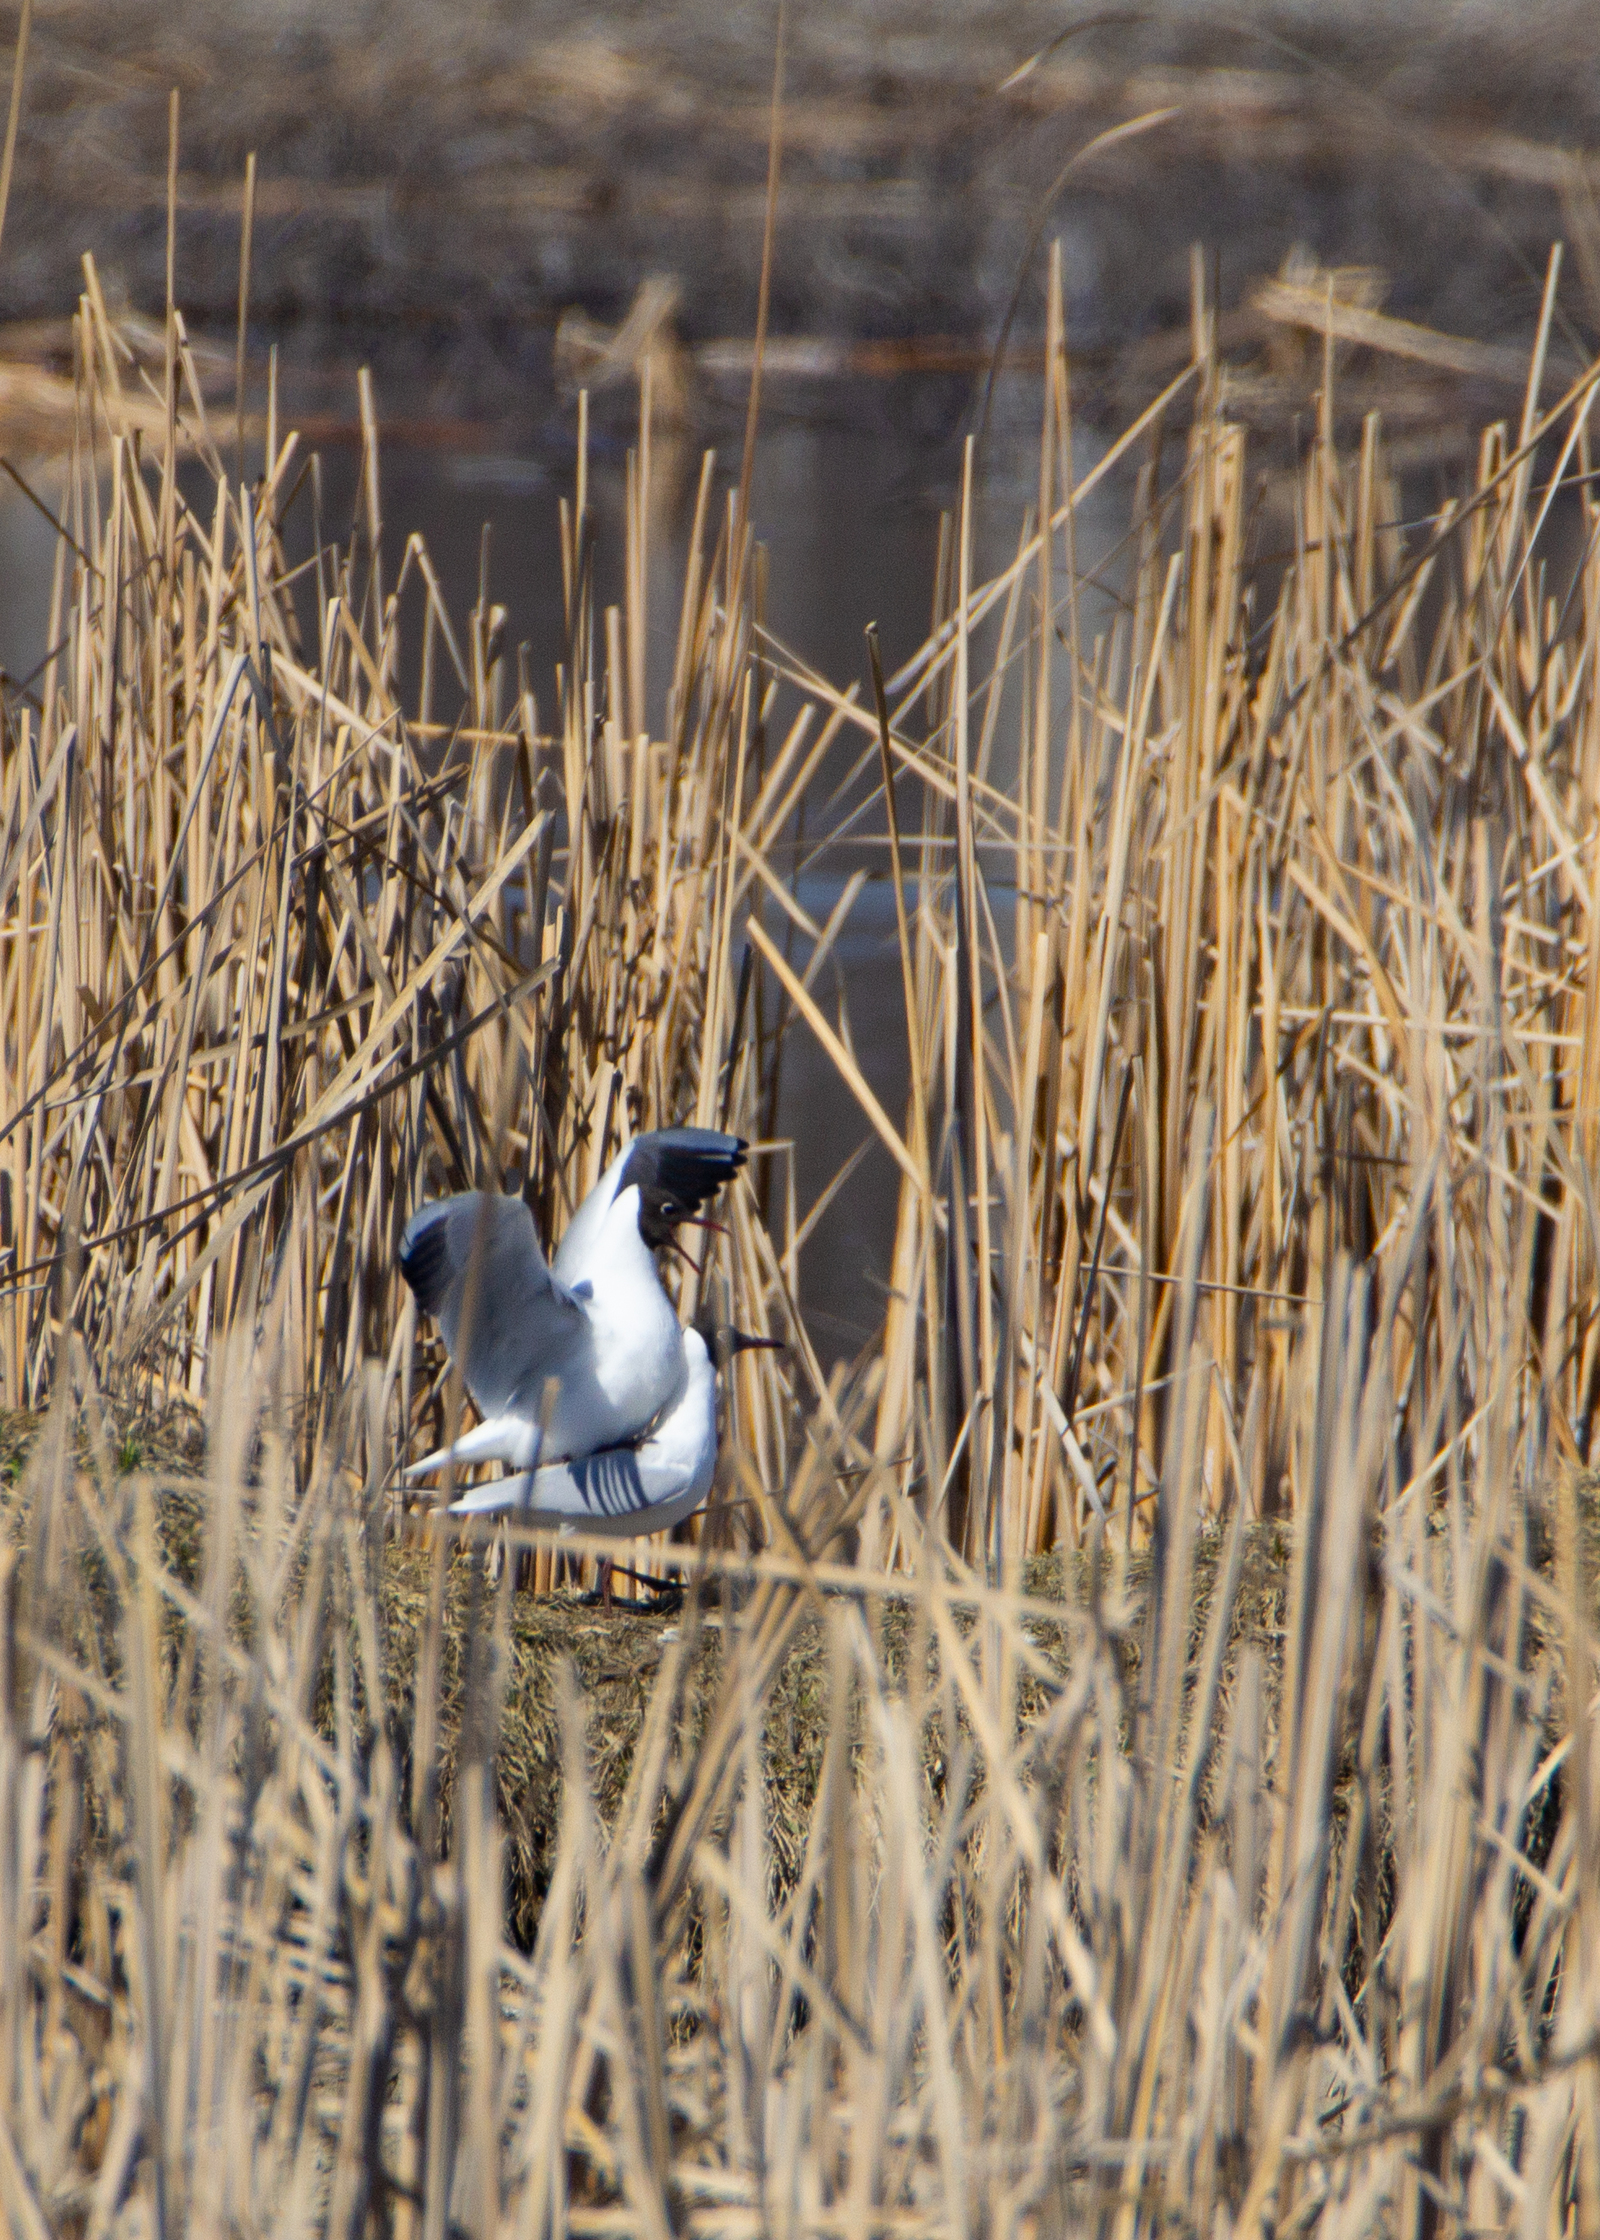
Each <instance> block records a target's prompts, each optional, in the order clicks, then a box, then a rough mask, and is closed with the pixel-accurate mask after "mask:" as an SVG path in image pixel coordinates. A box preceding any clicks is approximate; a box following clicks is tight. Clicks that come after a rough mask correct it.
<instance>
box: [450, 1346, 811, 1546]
mask: <svg viewBox="0 0 1600 2240" xmlns="http://www.w3.org/2000/svg"><path fill="white" fill-rule="evenodd" d="M779 1343H780V1341H779V1340H778V1339H776V1338H753V1337H750V1336H748V1335H747V1334H746V1332H744V1331H743V1330H734V1329H730V1328H728V1327H727V1326H726V1325H724V1326H723V1327H722V1328H721V1329H719V1330H718V1331H717V1332H716V1333H715V1335H714V1337H713V1339H712V1342H711V1344H710V1345H709V1346H708V1344H707V1342H706V1334H705V1333H704V1332H703V1331H701V1330H699V1329H696V1328H695V1327H693V1326H692V1325H691V1327H690V1328H689V1329H687V1330H685V1331H684V1333H683V1339H682V1350H683V1361H684V1372H685V1374H684V1388H683V1392H682V1395H681V1396H680V1398H679V1399H678V1400H677V1402H676V1403H675V1404H674V1405H673V1406H672V1407H671V1408H669V1409H668V1410H667V1412H666V1414H665V1415H664V1416H663V1417H662V1418H661V1420H660V1422H659V1423H658V1424H657V1425H656V1426H655V1428H654V1429H653V1430H652V1431H651V1432H650V1433H649V1434H648V1436H647V1437H645V1438H643V1439H640V1440H638V1441H637V1442H636V1443H634V1444H632V1445H628V1446H612V1447H603V1448H601V1449H600V1450H599V1451H598V1452H596V1453H593V1454H587V1455H583V1456H580V1457H578V1458H576V1459H573V1460H568V1461H563V1462H544V1463H541V1464H540V1465H539V1467H538V1468H537V1469H536V1470H520V1471H518V1472H517V1473H516V1475H515V1476H514V1477H507V1478H495V1479H492V1480H491V1481H490V1482H489V1484H487V1485H481V1486H474V1487H473V1488H472V1490H471V1492H470V1493H466V1494H464V1495H463V1496H462V1498H461V1499H460V1500H459V1501H455V1502H452V1503H451V1505H450V1514H451V1515H452V1516H490V1515H496V1514H510V1515H514V1516H515V1517H516V1518H517V1519H518V1521H519V1522H522V1523H527V1524H537V1525H546V1526H551V1525H554V1526H562V1525H565V1526H567V1527H568V1528H569V1529H573V1530H578V1531H583V1532H595V1533H601V1534H604V1535H606V1536H607V1537H611V1538H616V1539H619V1540H632V1539H637V1538H639V1537H640V1536H641V1535H642V1534H644V1533H647V1532H665V1531H667V1530H669V1529H670V1527H671V1526H673V1525H675V1524H681V1523H682V1522H683V1520H684V1518H685V1517H689V1516H692V1515H693V1514H694V1512H695V1510H696V1509H698V1508H699V1507H700V1504H701V1503H702V1502H703V1501H704V1500H705V1498H706V1496H707V1494H708V1493H709V1492H710V1491H711V1481H712V1479H713V1478H714V1477H715V1476H716V1469H717V1375H716V1372H717V1369H718V1368H719V1367H722V1368H725V1367H726V1366H727V1364H728V1363H729V1362H730V1361H731V1360H732V1359H733V1357H734V1355H735V1354H737V1353H742V1352H743V1351H744V1350H745V1349H746V1348H747V1347H750V1346H772V1347H776V1346H778V1344H779Z"/></svg>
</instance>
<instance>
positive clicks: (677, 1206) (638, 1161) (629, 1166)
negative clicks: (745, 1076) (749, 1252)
mask: <svg viewBox="0 0 1600 2240" xmlns="http://www.w3.org/2000/svg"><path fill="white" fill-rule="evenodd" d="M749 1148H750V1147H749V1145H748V1144H747V1143H746V1142H745V1140H744V1138H743V1137H742V1136H727V1135H722V1134H719V1133H718V1132H717V1131H716V1130H715V1129H712V1128H657V1129H655V1130H653V1132H652V1133H651V1134H649V1135H645V1136H640V1137H638V1138H637V1139H636V1141H635V1142H634V1143H633V1145H632V1146H631V1148H630V1149H629V1152H628V1155H627V1158H626V1159H625V1160H624V1161H623V1163H622V1170H621V1172H620V1173H619V1174H618V1176H617V1183H616V1192H617V1195H618V1196H619V1197H620V1196H621V1194H622V1192H623V1191H624V1190H628V1189H637V1191H638V1193H639V1234H640V1236H641V1237H643V1239H644V1241H645V1243H646V1244H647V1245H648V1246H649V1247H650V1249H651V1251H652V1252H659V1251H661V1250H662V1249H663V1248H665V1247H667V1246H670V1245H671V1244H672V1242H673V1237H674V1232H675V1231H676V1230H677V1229H678V1228H679V1227H681V1226H682V1224H683V1223H684V1222H686V1221H687V1222H698V1223H699V1225H700V1226H702V1227H704V1226H714V1224H707V1223H705V1222H704V1220H703V1218H702V1217H701V1214H700V1208H701V1207H702V1206H703V1205H704V1204H705V1203H706V1202H707V1200H708V1199H711V1198H714V1197H715V1196H716V1194H717V1192H718V1191H719V1190H720V1189H721V1188H722V1187H723V1185H724V1184H725V1183H728V1182H731V1181H732V1180H733V1178H734V1176H735V1175H736V1174H737V1173H738V1172H739V1169H740V1168H741V1167H742V1166H743V1165H744V1163H745V1159H746V1157H747V1155H748V1152H749Z"/></svg>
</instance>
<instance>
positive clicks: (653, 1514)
mask: <svg viewBox="0 0 1600 2240" xmlns="http://www.w3.org/2000/svg"><path fill="white" fill-rule="evenodd" d="M710 1459H711V1463H712V1466H713V1468H714V1465H715V1459H716V1458H715V1455H713V1456H712V1457H711V1458H710ZM713 1468H706V1469H699V1468H696V1469H692V1470H690V1469H685V1468H684V1466H683V1463H682V1462H681V1461H676V1462H663V1461H660V1460H657V1459H655V1458H653V1457H652V1456H651V1454H650V1451H649V1448H648V1446H646V1447H645V1448H643V1449H640V1448H638V1447H602V1448H601V1449H600V1450H599V1451H598V1453H595V1454H587V1455H584V1456H583V1457H582V1459H581V1460H580V1461H577V1462H546V1463H543V1464H541V1466H540V1467H539V1469H537V1470H535V1471H527V1470H524V1471H521V1472H519V1473H518V1474H517V1476H515V1477H510V1478H495V1479H492V1480H491V1481H490V1483H489V1484H487V1485H481V1486H474V1487H473V1488H472V1489H471V1491H470V1492H469V1493H467V1494H465V1495H463V1497H462V1498H461V1500H459V1501H456V1502H452V1504H451V1509H450V1513H451V1515H452V1516H474V1515H479V1516H481V1515H484V1514H486V1513H494V1512H500V1513H504V1514H506V1515H510V1516H521V1517H524V1518H526V1519H527V1520H528V1521H529V1522H530V1523H534V1524H563V1525H573V1526H576V1527H577V1528H578V1529H579V1530H580V1531H583V1532H598V1533H605V1534H615V1535H616V1536H618V1537H619V1538H624V1539H631V1538H633V1537H635V1536H636V1535H637V1534H639V1533H641V1532H659V1531H662V1530H664V1529H665V1528H666V1527H668V1526H669V1525H674V1524H678V1523H680V1522H681V1521H682V1519H683V1518H685V1517H687V1516H690V1515H692V1514H693V1512H694V1511H695V1510H696V1509H698V1508H699V1506H700V1504H701V1502H702V1501H704V1500H705V1498H706V1495H707V1494H708V1493H709V1492H710V1490H711V1479H712V1474H713ZM530 1481H531V1482H530Z"/></svg>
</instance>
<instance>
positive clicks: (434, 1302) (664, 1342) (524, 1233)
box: [400, 1128, 748, 1477]
mask: <svg viewBox="0 0 1600 2240" xmlns="http://www.w3.org/2000/svg"><path fill="white" fill-rule="evenodd" d="M747 1148H748V1147H747V1145H746V1144H745V1143H744V1141H743V1140H742V1138H740V1137H738V1136H729V1135H721V1134H718V1133H717V1132H716V1131H714V1130H712V1129H709V1128H660V1129H657V1130H656V1131H655V1132H654V1133H653V1134H650V1135H645V1136H639V1137H636V1138H635V1140H634V1141H633V1142H632V1143H631V1144H630V1145H629V1146H628V1148H627V1149H626V1150H625V1151H623V1152H622V1153H620V1154H619V1155H618V1157H617V1158H616V1159H614V1160H613V1161H612V1163H611V1165H610V1166H609V1167H608V1168H607V1169H606V1171H605V1173H604V1174H603V1175H602V1176H601V1178H600V1180H599V1182H597V1183H596V1185H595V1187H594V1189H593V1190H591V1191H590V1193H589V1195H588V1197H587V1198H585V1200H584V1201H583V1204H582V1205H581V1206H580V1207H579V1208H578V1210H577V1212H576V1213H575V1214H574V1215H573V1217H572V1221H571V1223H570V1224H569V1226H568V1229H567V1233H566V1235H565V1236H564V1237H563V1238H562V1240H561V1247H560V1250H559V1251H558V1252H557V1253H556V1256H555V1260H554V1262H553V1263H551V1262H548V1261H546V1259H545V1256H544V1253H543V1252H542V1251H541V1249H540V1246H539V1237H538V1232H537V1230H536V1229H535V1228H534V1224H533V1215H532V1214H531V1213H530V1212H529V1210H528V1207H527V1205H526V1204H525V1202H524V1201H523V1200H522V1199H521V1198H516V1197H501V1196H498V1195H496V1194H494V1193H491V1192H485V1191H477V1190H473V1191H468V1192H466V1193H464V1194H463V1195H462V1196H460V1197H455V1198H441V1199H439V1200H437V1201H436V1202H435V1203H434V1204H432V1205H425V1206H420V1207H419V1208H418V1209H417V1211H416V1212H415V1213H414V1214H413V1215H412V1216H411V1219H410V1220H409V1221H408V1222H407V1224H406V1229H405V1234H404V1236H403V1237H402V1239H401V1243H400V1272H401V1274H402V1275H403V1276H404V1277H405V1279H406V1281H407V1283H408V1284H410V1286H411V1289H412V1291H413V1292H414V1293H415V1294H416V1299H417V1304H418V1305H419V1306H420V1307H421V1308H422V1309H423V1310H424V1312H426V1313H428V1314H431V1315H433V1316H434V1317H435V1318H436V1319H437V1321H438V1323H439V1326H440V1328H441V1330H442V1331H443V1333H444V1341H445V1344H446V1346H447V1347H448V1348H449V1351H450V1356H451V1359H452V1360H453V1361H454V1362H455V1363H456V1365H457V1366H458V1367H459V1369H460V1371H461V1375H462V1379H463V1381H464V1382H465V1384H466V1387H467V1390H468V1391H469V1392H470V1393H471V1395H472V1398H473V1402H474V1404H475V1406H476V1407H477V1410H478V1413H479V1415H480V1416H481V1417H482V1419H483V1420H482V1422H481V1423H479V1424H478V1425H477V1426H476V1427H475V1428H474V1429H473V1430H471V1431H468V1432H467V1433H465V1434H464V1435H463V1436H462V1437H461V1438H459V1439H457V1440H456V1442H455V1444H454V1445H453V1446H450V1447H441V1448H440V1449H439V1450H438V1451H437V1452H436V1453H434V1454H430V1455H428V1456H426V1457H425V1458H424V1460H423V1461H421V1462H418V1463H413V1464H412V1466H411V1467H410V1469H409V1470H408V1471H407V1473H406V1475H407V1476H408V1477H419V1476H421V1475H422V1474H424V1473H425V1472H427V1471H430V1470H441V1469H443V1468H444V1466H445V1465H446V1464H447V1463H452V1462H454V1463H467V1462H505V1463H509V1464H510V1465H511V1467H512V1469H514V1470H532V1469H533V1468H535V1467H536V1466H537V1464H538V1462H539V1458H540V1455H541V1453H550V1454H554V1455H559V1456H561V1457H562V1458H564V1459H569V1460H581V1459H582V1457H584V1456H585V1455H590V1454H593V1453H594V1452H595V1451H596V1450H597V1449H598V1448H601V1447H615V1446H620V1445H624V1444H626V1443H628V1442H630V1441H634V1440H637V1439H639V1438H641V1437H642V1436H643V1435H644V1434H645V1433H646V1432H648V1431H649V1430H650V1429H651V1427H652V1425H654V1424H655V1423H656V1421H657V1419H658V1418H660V1417H661V1416H662V1415H663V1413H664V1412H665V1411H668V1410H670V1409H672V1408H673V1407H675V1406H676V1404H677V1403H678V1401H679V1400H680V1399H681V1398H682V1397H683V1394H684V1391H685V1388H686V1385H687V1382H688V1376H689V1365H688V1358H687V1353H686V1349H685V1346H684V1341H683V1332H682V1331H681V1329H680V1328H679V1324H678V1318H677V1315H676V1314H675V1313H674V1312H673V1307H672V1302H671V1300H670V1299H669V1298H668V1297H667V1295H666V1292H665V1291H664V1290H663V1289H662V1287H661V1276H660V1271H659V1270H658V1269H657V1267H656V1259H655V1256H656V1252H657V1251H658V1250H659V1249H660V1248H661V1247H662V1246H664V1245H669V1244H671V1243H672V1242H673V1233H674V1231H675V1230H676V1229H677V1227H678V1226H679V1224H680V1223H682V1222H685V1221H693V1220H694V1219H695V1217H696V1216H697V1214H698V1213H699V1210H700V1208H701V1206H702V1205H704V1204H705V1202H706V1201H707V1199H709V1198H711V1197H712V1196H714V1195H715V1193H716V1192H717V1191H718V1190H719V1189H721V1187H722V1185H723V1184H724V1183H725V1182H728V1181H731V1179H732V1178H733V1176H734V1175H735V1174H737V1173H738V1171H739V1169H740V1167H741V1166H742V1165H743V1163H744V1158H745V1153H746V1150H747Z"/></svg>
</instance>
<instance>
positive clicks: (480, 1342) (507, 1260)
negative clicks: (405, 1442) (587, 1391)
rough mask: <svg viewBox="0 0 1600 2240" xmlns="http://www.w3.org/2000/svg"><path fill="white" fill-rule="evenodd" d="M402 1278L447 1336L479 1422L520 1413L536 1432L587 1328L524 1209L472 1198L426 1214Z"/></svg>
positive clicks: (415, 1229) (508, 1201)
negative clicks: (549, 1387) (547, 1387)
mask: <svg viewBox="0 0 1600 2240" xmlns="http://www.w3.org/2000/svg"><path fill="white" fill-rule="evenodd" d="M475 1257H476V1260H477V1272H476V1276H475V1277H474V1275H473V1265H474V1258H475ZM400 1273H401V1274H402V1275H403V1276H404V1277H405V1279H406V1281H407V1283H409V1284H410V1286H411V1288H412V1290H413V1291H414V1292H415V1293H416V1297H417V1304H418V1306H419V1307H422V1308H423V1309H424V1310H425V1311H426V1312H427V1313H428V1314H431V1315H432V1316H434V1318H435V1319H436V1320H437V1322H438V1324H439V1327H440V1329H441V1330H442V1331H443V1332H444V1342H445V1344H446V1345H447V1346H448V1347H449V1349H450V1357H451V1359H452V1360H453V1361H455V1362H456V1363H458V1365H459V1366H460V1369H461V1374H462V1376H463V1377H464V1378H465V1379H466V1383H467V1390H468V1391H469V1392H470V1393H471V1394H472V1397H473V1399H474V1400H475V1401H476V1403H477V1405H478V1409H479V1412H480V1413H481V1414H483V1415H485V1416H497V1415H503V1414H506V1413H508V1412H510V1411H512V1410H516V1411H517V1412H519V1413H523V1412H526V1413H529V1414H531V1416H532V1418H533V1420H534V1421H535V1422H537V1420H538V1416H539V1407H540V1402H541V1400H542V1398H543V1393H544V1380H545V1378H546V1377H547V1376H551V1375H554V1374H557V1373H558V1372H559V1371H560V1369H561V1367H562V1364H563V1362H564V1361H565V1359H566V1358H567V1356H568V1354H569V1353H570V1351H571V1349H572V1347H573V1346H574V1345H575V1344H576V1343H577V1342H578V1341H579V1340H580V1339H581V1338H582V1337H583V1336H584V1334H585V1332H586V1330H587V1322H586V1319H585V1316H584V1312H583V1308H582V1307H581V1306H580V1305H579V1303H578V1301H577V1300H576V1299H575V1298H574V1297H573V1296H572V1294H571V1293H570V1292H569V1291H568V1290H567V1289H566V1287H565V1286H564V1285H563V1284H560V1283H558V1282H557V1281H556V1279H555V1277H554V1276H553V1275H552V1274H551V1272H550V1269H549V1266H548V1264H547V1263H546V1260H545V1256H544V1254H543V1252H542V1251H541V1250H540V1248H539V1234H538V1231H537V1230H536V1229H535V1228H534V1225H533V1215H532V1214H531V1213H530V1212H529V1210H528V1208H527V1206H526V1205H525V1203H524V1202H523V1200H522V1199H521V1198H506V1197H501V1196H498V1195H496V1194H491V1193H487V1192H484V1191H479V1190H470V1191H467V1192H465V1193H463V1195H462V1196H460V1197H458V1198H440V1199H438V1200H437V1201H436V1202H435V1203H434V1204H432V1205H426V1206H419V1207H418V1209H417V1211H416V1212H415V1213H414V1214H413V1215H412V1216H411V1219H410V1220H409V1221H408V1222H407V1223H406V1228H405V1235H404V1236H403V1237H402V1238H401V1240H400ZM469 1289H470V1290H471V1291H472V1292H473V1303H472V1312H471V1317H470V1327H469V1328H465V1329H464V1328H463V1321H464V1318H465V1316H466V1310H467V1304H468V1301H467V1294H468V1291H469ZM463 1337H464V1338H465V1340H466V1346H465V1351H463V1349H462V1343H461V1341H462V1339H463Z"/></svg>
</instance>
